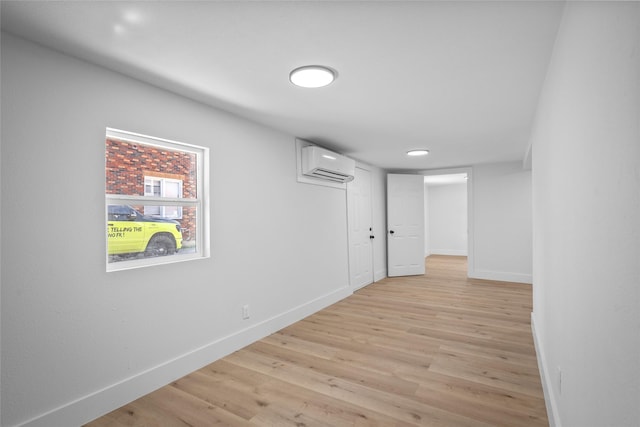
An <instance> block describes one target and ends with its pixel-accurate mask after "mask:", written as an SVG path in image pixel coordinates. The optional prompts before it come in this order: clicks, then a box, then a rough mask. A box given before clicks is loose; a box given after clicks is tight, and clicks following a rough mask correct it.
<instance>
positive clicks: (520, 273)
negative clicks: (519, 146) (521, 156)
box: [469, 161, 533, 283]
mask: <svg viewBox="0 0 640 427" xmlns="http://www.w3.org/2000/svg"><path fill="white" fill-rule="evenodd" d="M471 181H472V182H471V185H472V186H473V192H472V197H473V222H474V224H473V226H472V227H470V229H472V230H473V233H474V236H473V245H474V260H473V261H472V265H470V266H469V276H470V277H475V278H479V279H489V280H503V281H511V282H522V283H531V282H532V268H533V267H532V256H533V255H532V250H533V249H532V213H531V209H532V207H531V206H532V205H531V203H532V202H531V171H528V170H524V169H523V168H522V162H519V161H516V162H503V163H492V164H484V165H475V166H474V167H473V177H472V179H471Z"/></svg>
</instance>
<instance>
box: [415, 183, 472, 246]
mask: <svg viewBox="0 0 640 427" xmlns="http://www.w3.org/2000/svg"><path fill="white" fill-rule="evenodd" d="M427 188H428V190H427V192H426V193H425V199H427V198H428V201H427V202H425V203H426V205H425V206H426V208H428V210H429V212H428V214H427V219H426V221H425V229H426V233H425V234H426V235H427V236H428V237H427V239H426V240H427V241H428V247H429V254H436V255H457V256H466V255H467V184H466V183H462V184H446V185H429V186H427Z"/></svg>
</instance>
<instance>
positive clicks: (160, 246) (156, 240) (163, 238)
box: [144, 234, 176, 256]
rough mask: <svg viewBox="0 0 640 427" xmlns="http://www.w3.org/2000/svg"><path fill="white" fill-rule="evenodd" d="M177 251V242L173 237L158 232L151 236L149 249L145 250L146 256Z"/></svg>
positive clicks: (170, 253)
mask: <svg viewBox="0 0 640 427" xmlns="http://www.w3.org/2000/svg"><path fill="white" fill-rule="evenodd" d="M174 253H176V242H175V240H173V238H171V237H169V236H167V235H164V234H158V235H155V236H153V237H152V238H151V240H150V241H149V244H148V245H147V249H146V250H145V251H144V254H145V255H146V256H163V255H172V254H174Z"/></svg>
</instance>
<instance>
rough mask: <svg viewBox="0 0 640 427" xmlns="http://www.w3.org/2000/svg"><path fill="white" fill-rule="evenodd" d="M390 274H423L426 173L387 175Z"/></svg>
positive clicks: (388, 262)
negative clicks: (423, 174)
mask: <svg viewBox="0 0 640 427" xmlns="http://www.w3.org/2000/svg"><path fill="white" fill-rule="evenodd" d="M387 233H388V234H387V260H388V261H387V264H388V266H387V267H388V272H387V274H388V275H389V276H390V277H391V276H412V275H418V274H424V271H425V270H424V176H422V175H396V174H388V175H387Z"/></svg>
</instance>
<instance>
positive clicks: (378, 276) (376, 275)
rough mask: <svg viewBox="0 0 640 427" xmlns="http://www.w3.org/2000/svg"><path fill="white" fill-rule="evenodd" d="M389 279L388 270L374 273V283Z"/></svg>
mask: <svg viewBox="0 0 640 427" xmlns="http://www.w3.org/2000/svg"><path fill="white" fill-rule="evenodd" d="M385 277H387V269H386V268H384V269H382V270H378V271H374V273H373V281H374V282H377V281H378V280H382V279H384V278H385Z"/></svg>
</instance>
